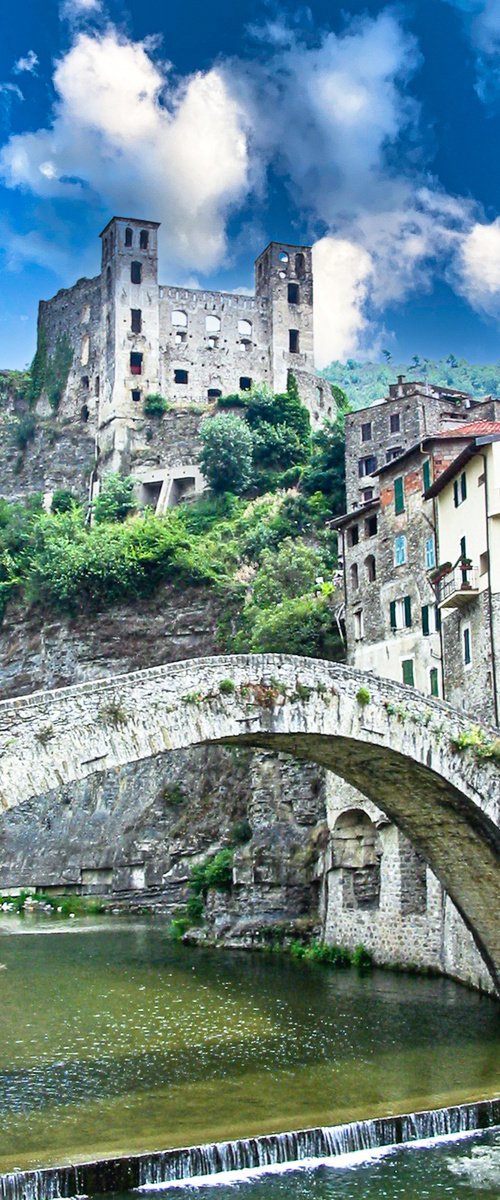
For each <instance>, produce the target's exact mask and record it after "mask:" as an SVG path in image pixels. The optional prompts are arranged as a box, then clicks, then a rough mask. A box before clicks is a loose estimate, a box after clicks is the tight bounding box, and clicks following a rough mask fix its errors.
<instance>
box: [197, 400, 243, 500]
mask: <svg viewBox="0 0 500 1200" xmlns="http://www.w3.org/2000/svg"><path fill="white" fill-rule="evenodd" d="M200 437H201V441H202V450H201V454H200V466H201V469H202V471H203V474H204V476H205V478H206V480H207V482H208V484H209V487H210V488H211V489H212V491H213V492H214V493H215V495H221V494H222V493H223V492H234V493H236V495H238V494H239V493H241V492H244V491H245V489H246V488H247V487H248V485H249V483H250V479H251V475H252V449H253V440H252V435H251V433H250V430H249V428H248V426H247V425H246V423H245V421H242V420H241V418H240V417H236V416H235V415H234V414H233V413H227V414H225V413H220V414H219V415H218V416H216V417H211V418H209V419H207V420H206V421H204V422H203V424H202V426H201V430H200Z"/></svg>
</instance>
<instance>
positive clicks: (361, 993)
mask: <svg viewBox="0 0 500 1200" xmlns="http://www.w3.org/2000/svg"><path fill="white" fill-rule="evenodd" d="M0 964H2V966H3V968H4V969H2V970H1V972H0V985H1V1007H0V1014H1V1015H0V1028H1V1033H2V1036H1V1039H0V1112H1V1122H0V1171H4V1172H5V1171H9V1170H12V1169H13V1168H14V1167H20V1168H25V1169H26V1168H30V1167H34V1166H40V1165H50V1164H55V1163H59V1164H63V1163H67V1162H70V1161H72V1162H75V1161H83V1160H85V1159H87V1158H96V1157H104V1156H108V1155H111V1154H125V1153H128V1154H130V1153H134V1152H139V1151H145V1150H153V1149H161V1148H167V1147H169V1146H179V1145H183V1144H184V1145H185V1144H196V1143H200V1142H204V1141H214V1140H221V1139H224V1138H234V1137H239V1136H243V1137H245V1136H250V1135H251V1134H255V1133H264V1132H269V1131H280V1130H284V1129H298V1128H304V1127H306V1126H315V1125H321V1124H334V1123H337V1122H340V1121H348V1120H353V1119H356V1118H360V1117H371V1116H375V1115H377V1114H387V1113H397V1112H405V1111H407V1112H410V1111H415V1110H417V1109H420V1108H428V1107H439V1106H443V1105H448V1104H452V1103H458V1102H460V1101H465V1100H477V1099H482V1098H485V1097H488V1096H493V1095H494V1094H496V1093H498V1090H499V1085H500V1053H499V1050H500V1017H499V1007H498V1005H497V1004H496V1003H495V1002H494V1001H493V1000H490V999H488V998H486V997H479V996H477V995H476V994H474V993H472V992H469V991H467V990H466V989H465V988H461V987H458V986H456V985H454V984H453V983H450V982H449V981H446V980H441V979H439V980H428V979H421V978H412V977H408V976H406V977H405V976H401V975H394V974H391V973H389V972H383V971H374V972H371V973H368V974H360V973H358V972H357V971H355V970H352V969H351V970H346V971H333V970H328V969H325V968H324V967H321V966H307V965H304V964H301V963H296V962H293V961H288V960H286V959H284V958H280V957H277V956H272V955H269V956H265V955H257V954H254V955H250V954H244V953H228V952H222V951H217V952H214V951H209V950H207V951H202V950H189V949H187V948H185V947H183V946H177V945H173V944H172V943H170V942H169V941H168V940H167V938H166V936H165V933H164V931H163V929H162V927H161V925H159V924H157V923H153V922H151V921H147V920H134V919H127V918H124V919H121V918H120V919H114V920H113V919H108V918H102V919H96V920H90V919H88V918H87V919H86V920H82V921H80V920H75V921H72V922H71V923H70V924H69V923H68V922H63V921H60V920H58V919H57V918H54V917H47V918H46V919H43V918H32V917H25V918H18V917H15V916H5V917H1V918H0ZM406 1153H410V1152H406ZM416 1161H417V1158H416V1154H415V1158H414V1160H413V1162H415V1163H416ZM388 1162H389V1160H388V1159H385V1158H384V1159H383V1160H381V1161H380V1163H378V1164H377V1170H386V1169H389V1168H387V1163H388ZM374 1169H375V1168H374ZM412 1169H414V1168H412ZM297 1175H298V1176H299V1177H300V1178H299V1183H298V1184H297V1187H298V1190H295V1191H290V1190H289V1191H286V1190H283V1189H284V1188H285V1189H286V1187H290V1180H288V1183H287V1182H286V1180H287V1178H288V1176H287V1174H285V1175H283V1176H280V1177H279V1178H278V1177H271V1176H269V1177H268V1176H266V1183H265V1185H264V1186H265V1188H266V1189H267V1190H265V1192H263V1191H262V1186H263V1185H262V1184H261V1183H258V1184H252V1185H249V1184H243V1183H241V1184H238V1185H237V1187H238V1188H240V1187H242V1188H245V1187H246V1188H248V1187H249V1186H251V1187H252V1188H257V1190H254V1191H252V1192H251V1200H257V1198H258V1197H259V1198H260V1196H262V1195H264V1194H265V1195H266V1197H267V1198H268V1200H273V1198H274V1197H275V1196H276V1197H281V1196H282V1195H285V1194H287V1195H290V1196H291V1195H294V1196H295V1195H296V1196H297V1198H302V1197H306V1196H307V1197H309V1196H310V1197H312V1198H314V1200H323V1198H324V1197H325V1198H326V1197H330V1196H333V1195H334V1194H335V1195H337V1194H338V1195H339V1196H340V1197H342V1198H343V1197H344V1196H347V1195H348V1194H350V1193H348V1192H346V1191H339V1192H338V1193H337V1192H333V1191H332V1190H331V1186H332V1185H331V1183H330V1177H329V1176H328V1177H324V1176H323V1175H321V1173H320V1175H317V1174H316V1173H313V1175H311V1176H309V1175H307V1174H306V1175H304V1174H303V1173H302V1172H298V1173H297ZM335 1178H336V1180H337V1183H336V1185H335V1186H337V1185H338V1183H339V1180H340V1175H338V1173H335ZM284 1181H285V1182H284ZM304 1187H305V1188H306V1190H300V1189H301V1188H302V1189H303V1188H304ZM259 1188H261V1190H260V1191H259V1190H258V1189H259ZM280 1188H281V1189H282V1190H281V1191H280ZM273 1189H274V1190H273ZM307 1189H309V1190H307ZM329 1189H330V1190H329ZM174 1190H176V1189H172V1192H173V1191H174ZM355 1194H356V1196H357V1197H358V1196H359V1197H360V1200H361V1197H363V1198H364V1197H365V1196H366V1197H367V1200H368V1198H369V1200H371V1198H372V1195H373V1196H374V1197H375V1196H377V1197H379V1196H385V1195H387V1196H389V1195H390V1196H391V1197H392V1195H393V1193H392V1192H384V1191H383V1190H379V1191H378V1192H373V1193H372V1191H370V1190H366V1191H365V1192H364V1191H359V1192H358V1191H356V1193H355ZM406 1194H407V1193H406V1192H394V1196H399V1195H401V1196H402V1195H405V1196H406ZM417 1194H418V1196H419V1197H420V1196H422V1197H424V1196H427V1195H429V1196H433V1193H432V1192H426V1191H422V1192H418V1193H417V1192H416V1193H415V1195H417ZM491 1194H492V1195H493V1193H491ZM495 1194H496V1195H498V1194H499V1189H497V1193H495ZM218 1195H219V1196H220V1195H221V1193H220V1192H218ZM231 1195H233V1192H231ZM353 1195H354V1193H353ZM443 1195H445V1193H444V1192H443ZM446 1195H447V1196H448V1197H449V1196H450V1195H453V1193H452V1192H448V1193H446ZM457 1195H459V1196H461V1195H462V1193H461V1192H457ZM237 1196H238V1192H236V1193H235V1200H237ZM248 1196H249V1200H250V1193H248ZM408 1196H409V1197H410V1196H411V1197H413V1193H411V1192H408ZM436 1196H441V1193H440V1192H439V1193H436ZM463 1196H464V1200H466V1198H467V1197H468V1193H467V1192H466V1191H465V1192H464V1193H463ZM243 1197H244V1198H245V1200H246V1198H247V1192H245V1191H244V1190H243V1192H242V1200H243Z"/></svg>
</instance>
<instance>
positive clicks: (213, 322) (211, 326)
mask: <svg viewBox="0 0 500 1200" xmlns="http://www.w3.org/2000/svg"><path fill="white" fill-rule="evenodd" d="M205 330H206V332H207V333H220V317H216V316H214V315H213V314H212V313H210V314H209V315H208V316H206V317H205Z"/></svg>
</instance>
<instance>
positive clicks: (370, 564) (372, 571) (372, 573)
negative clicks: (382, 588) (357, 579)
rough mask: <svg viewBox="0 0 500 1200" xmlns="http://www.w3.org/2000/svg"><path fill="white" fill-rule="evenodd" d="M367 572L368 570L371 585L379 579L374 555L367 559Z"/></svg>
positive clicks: (367, 576)
mask: <svg viewBox="0 0 500 1200" xmlns="http://www.w3.org/2000/svg"><path fill="white" fill-rule="evenodd" d="M365 570H366V578H367V579H368V581H369V583H373V582H374V580H375V579H376V578H377V568H376V565H375V555H374V554H369V555H368V557H367V558H365Z"/></svg>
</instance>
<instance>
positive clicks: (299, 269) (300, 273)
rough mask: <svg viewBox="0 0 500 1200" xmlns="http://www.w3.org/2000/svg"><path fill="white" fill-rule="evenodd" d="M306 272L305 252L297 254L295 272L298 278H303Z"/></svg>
mask: <svg viewBox="0 0 500 1200" xmlns="http://www.w3.org/2000/svg"><path fill="white" fill-rule="evenodd" d="M305 273H306V260H305V258H304V255H303V254H296V255H295V274H296V276H297V279H303V278H304V275H305Z"/></svg>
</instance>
